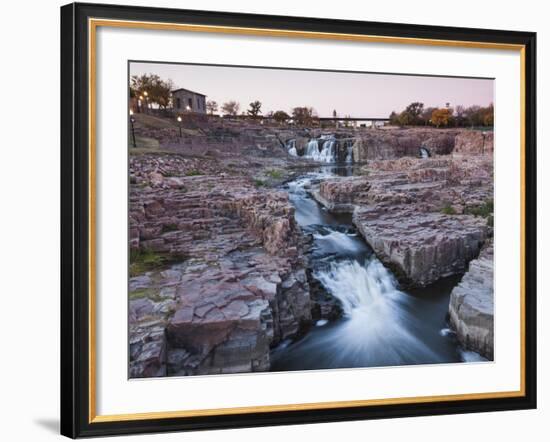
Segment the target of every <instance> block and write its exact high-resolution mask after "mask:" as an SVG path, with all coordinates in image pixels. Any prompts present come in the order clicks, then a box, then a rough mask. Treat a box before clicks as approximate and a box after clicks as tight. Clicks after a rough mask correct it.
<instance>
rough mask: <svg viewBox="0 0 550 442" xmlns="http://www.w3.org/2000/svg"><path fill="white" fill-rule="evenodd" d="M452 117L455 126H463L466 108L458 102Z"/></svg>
mask: <svg viewBox="0 0 550 442" xmlns="http://www.w3.org/2000/svg"><path fill="white" fill-rule="evenodd" d="M454 117H455V123H456V125H457V126H464V125H465V123H466V108H465V107H464V106H462V105H461V104H459V105H458V106H457V107H456V109H455V114H454Z"/></svg>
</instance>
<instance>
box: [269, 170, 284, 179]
mask: <svg viewBox="0 0 550 442" xmlns="http://www.w3.org/2000/svg"><path fill="white" fill-rule="evenodd" d="M266 175H267V176H268V177H270V178H273V179H274V180H280V179H281V178H284V176H285V175H284V173H283V171H282V170H280V169H271V170H268V171H267V172H266Z"/></svg>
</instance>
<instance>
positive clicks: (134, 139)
mask: <svg viewBox="0 0 550 442" xmlns="http://www.w3.org/2000/svg"><path fill="white" fill-rule="evenodd" d="M135 121H136V119H135V118H134V111H133V110H132V109H130V125H131V126H132V143H133V145H134V147H136V133H135V132H134V122H135Z"/></svg>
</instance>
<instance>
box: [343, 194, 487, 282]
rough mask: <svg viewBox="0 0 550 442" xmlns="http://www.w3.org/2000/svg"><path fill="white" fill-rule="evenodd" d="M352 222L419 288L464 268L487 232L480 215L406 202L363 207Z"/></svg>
mask: <svg viewBox="0 0 550 442" xmlns="http://www.w3.org/2000/svg"><path fill="white" fill-rule="evenodd" d="M353 222H354V224H355V225H356V226H357V229H358V230H359V232H360V233H361V234H362V235H363V237H364V238H365V240H366V241H367V242H368V243H369V245H370V246H371V247H372V248H373V250H374V252H375V253H376V255H377V256H378V258H379V259H380V260H381V261H382V262H384V263H385V264H386V265H388V267H390V268H391V269H392V270H393V271H394V272H395V273H396V276H397V277H398V279H399V280H400V282H401V284H402V285H403V286H415V287H422V286H426V285H429V284H431V283H434V282H435V281H437V280H438V279H440V278H444V277H447V276H450V275H455V274H459V273H462V272H464V271H465V270H466V268H467V265H468V262H470V260H471V259H473V258H475V257H476V256H477V255H478V253H479V250H480V248H481V246H482V245H483V242H484V241H485V238H486V236H487V226H486V224H485V220H483V219H480V218H477V217H475V216H471V215H462V216H452V215H444V214H442V213H436V212H427V213H423V212H418V211H416V210H415V209H414V208H411V207H408V206H406V205H403V206H391V207H388V206H382V207H374V208H361V209H359V210H356V211H355V212H354V214H353Z"/></svg>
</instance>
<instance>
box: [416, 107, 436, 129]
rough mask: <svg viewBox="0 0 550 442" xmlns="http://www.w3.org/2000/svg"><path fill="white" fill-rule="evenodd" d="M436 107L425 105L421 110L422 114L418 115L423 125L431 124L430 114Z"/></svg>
mask: <svg viewBox="0 0 550 442" xmlns="http://www.w3.org/2000/svg"><path fill="white" fill-rule="evenodd" d="M436 109H437V108H435V107H426V108H424V110H423V111H422V115H420V119H421V121H422V123H423V124H424V126H427V125H429V124H431V121H432V114H433V111H434V110H436Z"/></svg>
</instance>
